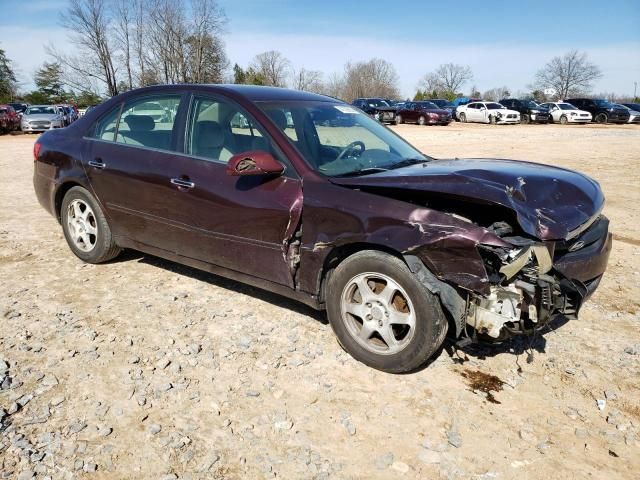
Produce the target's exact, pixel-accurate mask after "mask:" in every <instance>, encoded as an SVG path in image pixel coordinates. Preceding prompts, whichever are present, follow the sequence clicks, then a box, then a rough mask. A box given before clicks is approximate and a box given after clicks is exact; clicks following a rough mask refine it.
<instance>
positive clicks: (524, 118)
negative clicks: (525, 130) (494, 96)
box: [520, 113, 531, 125]
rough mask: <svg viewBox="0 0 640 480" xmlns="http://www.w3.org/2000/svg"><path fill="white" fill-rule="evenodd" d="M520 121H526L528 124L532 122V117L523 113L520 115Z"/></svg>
mask: <svg viewBox="0 0 640 480" xmlns="http://www.w3.org/2000/svg"><path fill="white" fill-rule="evenodd" d="M520 123H524V124H525V125H528V124H529V123H531V117H530V116H529V115H528V114H526V113H523V114H522V115H521V116H520Z"/></svg>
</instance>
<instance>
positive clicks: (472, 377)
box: [460, 369, 504, 404]
mask: <svg viewBox="0 0 640 480" xmlns="http://www.w3.org/2000/svg"><path fill="white" fill-rule="evenodd" d="M460 375H462V376H463V377H464V378H465V379H466V380H467V384H468V385H469V388H470V390H471V391H472V392H484V393H486V394H487V400H489V401H490V402H491V403H498V404H499V403H500V402H499V401H498V400H497V399H496V397H494V396H493V393H494V392H499V391H501V390H502V386H503V385H504V382H503V381H502V380H500V379H499V378H498V377H496V376H495V375H490V374H488V373H484V372H480V371H477V370H476V371H473V370H469V369H465V370H464V371H463V372H460Z"/></svg>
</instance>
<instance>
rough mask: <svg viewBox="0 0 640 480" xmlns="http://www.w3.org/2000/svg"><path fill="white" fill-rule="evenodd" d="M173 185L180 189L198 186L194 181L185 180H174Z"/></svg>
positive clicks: (172, 180)
mask: <svg viewBox="0 0 640 480" xmlns="http://www.w3.org/2000/svg"><path fill="white" fill-rule="evenodd" d="M171 184H172V185H176V186H177V187H180V188H193V187H195V186H196V184H195V183H193V182H192V181H190V180H185V179H183V178H172V179H171Z"/></svg>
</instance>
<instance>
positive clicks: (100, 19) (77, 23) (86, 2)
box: [47, 0, 118, 96]
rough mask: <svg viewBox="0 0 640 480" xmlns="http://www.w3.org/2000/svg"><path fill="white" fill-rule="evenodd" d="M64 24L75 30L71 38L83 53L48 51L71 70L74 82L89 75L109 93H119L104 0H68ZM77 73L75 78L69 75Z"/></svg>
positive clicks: (70, 29)
mask: <svg viewBox="0 0 640 480" xmlns="http://www.w3.org/2000/svg"><path fill="white" fill-rule="evenodd" d="M61 21H62V25H63V26H64V27H65V28H67V29H68V30H69V31H71V32H73V34H72V36H71V38H72V41H73V43H75V44H76V45H77V46H78V48H79V50H80V52H79V55H67V54H63V53H61V52H59V51H57V50H56V49H55V48H54V47H52V46H49V47H48V48H47V51H48V53H49V54H50V55H51V56H53V57H54V59H55V60H56V61H57V62H58V63H59V64H60V65H61V66H62V67H63V69H66V70H68V71H69V70H70V71H71V72H72V73H69V72H68V73H67V74H66V77H67V80H68V81H71V83H76V84H80V83H81V82H83V80H84V79H86V78H94V79H96V80H98V81H100V82H101V83H104V85H105V87H106V90H107V92H108V94H109V95H111V96H113V95H117V94H118V80H117V78H116V69H115V66H114V61H113V51H114V46H113V40H112V39H111V37H110V35H109V32H110V27H111V18H110V17H109V13H108V11H107V9H106V6H105V2H103V1H102V0H69V6H68V7H67V10H66V11H65V12H64V13H63V14H62V16H61ZM72 75H73V76H75V78H76V80H75V81H73V80H72V79H71V78H70V77H71V76H72Z"/></svg>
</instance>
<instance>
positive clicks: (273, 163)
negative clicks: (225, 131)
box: [227, 150, 284, 177]
mask: <svg viewBox="0 0 640 480" xmlns="http://www.w3.org/2000/svg"><path fill="white" fill-rule="evenodd" d="M283 172H284V165H282V164H281V163H280V162H279V161H277V160H276V159H275V158H273V155H271V154H270V153H267V152H263V151H261V150H252V151H250V152H243V153H238V154H237V155H234V156H233V157H231V158H230V159H229V162H228V163H227V175H231V176H232V177H240V176H245V175H282V173H283Z"/></svg>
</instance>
